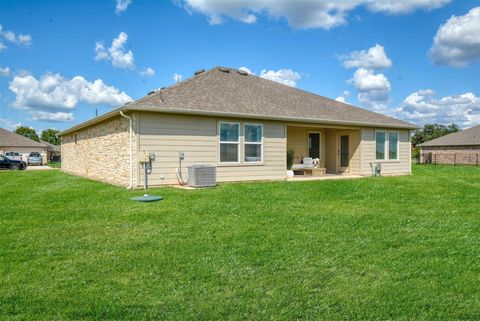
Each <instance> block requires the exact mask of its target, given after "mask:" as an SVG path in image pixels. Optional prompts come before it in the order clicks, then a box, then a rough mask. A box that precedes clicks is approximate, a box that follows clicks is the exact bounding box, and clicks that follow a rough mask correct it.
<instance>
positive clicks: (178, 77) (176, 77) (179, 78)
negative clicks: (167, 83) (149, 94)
mask: <svg viewBox="0 0 480 321" xmlns="http://www.w3.org/2000/svg"><path fill="white" fill-rule="evenodd" d="M172 78H173V81H175V82H176V83H177V82H181V81H182V79H183V75H181V74H177V73H174V74H173V77H172Z"/></svg>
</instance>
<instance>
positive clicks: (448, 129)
mask: <svg viewBox="0 0 480 321" xmlns="http://www.w3.org/2000/svg"><path fill="white" fill-rule="evenodd" d="M459 130H460V128H458V126H457V125H456V124H455V123H451V124H450V125H441V124H425V125H424V126H423V128H422V129H417V130H414V131H413V135H412V144H413V145H414V146H416V145H418V144H421V143H424V142H428V141H429V140H432V139H435V138H438V137H442V136H445V135H447V134H451V133H456V132H458V131H459Z"/></svg>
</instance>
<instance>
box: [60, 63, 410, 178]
mask: <svg viewBox="0 0 480 321" xmlns="http://www.w3.org/2000/svg"><path fill="white" fill-rule="evenodd" d="M415 128H416V126H415V125H412V124H410V123H406V122H403V121H400V120H397V119H394V118H391V117H387V116H384V115H381V114H378V113H374V112H370V111H367V110H364V109H361V108H357V107H353V106H351V105H348V104H344V103H341V102H338V101H335V100H332V99H328V98H325V97H322V96H318V95H316V94H312V93H309V92H306V91H303V90H300V89H296V88H293V87H289V86H286V85H283V84H279V83H276V82H273V81H270V80H267V79H263V78H260V77H257V76H254V75H251V74H248V73H246V72H244V71H241V70H236V69H232V68H224V67H216V68H213V69H211V70H208V71H204V70H200V71H198V72H196V73H195V75H194V76H193V77H192V78H189V79H187V80H185V81H182V82H180V83H178V84H175V85H173V86H171V87H168V88H162V89H160V90H156V91H152V92H150V93H149V94H148V95H147V96H145V97H143V98H141V99H139V100H137V101H134V102H131V103H129V104H126V105H124V106H122V107H120V108H117V109H114V110H112V111H110V112H108V113H106V114H104V115H101V116H98V117H96V118H93V119H91V120H88V121H86V122H84V123H81V124H79V125H76V126H74V127H72V128H70V129H67V130H64V131H63V132H61V133H60V136H61V137H62V149H61V152H62V170H63V171H65V172H68V173H72V174H76V175H81V176H85V177H88V178H91V179H95V180H100V181H104V182H109V183H112V184H117V185H122V186H133V187H138V186H142V184H143V175H144V171H143V167H142V164H140V161H142V160H143V159H145V154H146V153H154V154H155V160H154V161H153V162H152V171H151V174H150V175H149V176H148V179H149V183H150V185H165V184H178V178H177V173H176V169H177V168H179V155H180V153H181V152H183V155H184V161H183V164H182V168H183V170H182V175H186V171H185V168H186V167H188V166H191V165H194V164H210V165H214V166H216V167H217V178H218V181H220V182H226V181H247V180H282V179H285V178H286V151H287V150H288V149H294V150H295V154H296V159H295V162H296V163H299V162H301V160H302V159H303V158H304V157H312V158H319V160H320V161H319V162H320V166H321V167H323V168H326V171H327V173H334V174H339V175H348V174H351V175H352V174H353V175H365V176H368V175H371V174H372V169H373V168H374V166H375V165H376V164H377V163H381V164H382V174H384V175H403V174H410V173H411V161H410V131H411V130H413V129H415Z"/></svg>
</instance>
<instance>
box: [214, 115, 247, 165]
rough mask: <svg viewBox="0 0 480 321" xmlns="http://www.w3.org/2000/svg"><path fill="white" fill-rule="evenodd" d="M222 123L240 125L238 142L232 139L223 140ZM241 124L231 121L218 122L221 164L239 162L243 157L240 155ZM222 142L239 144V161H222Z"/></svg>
mask: <svg viewBox="0 0 480 321" xmlns="http://www.w3.org/2000/svg"><path fill="white" fill-rule="evenodd" d="M222 124H229V125H237V126H238V139H237V141H236V142H232V141H222ZM240 130H241V126H240V123H238V122H229V121H221V122H218V162H219V163H220V164H239V163H240V159H242V155H240V136H242V133H241V132H240ZM222 144H236V145H237V156H238V157H237V161H236V162H222V155H221V154H222V147H221V146H222Z"/></svg>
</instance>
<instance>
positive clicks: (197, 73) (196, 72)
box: [194, 69, 205, 76]
mask: <svg viewBox="0 0 480 321" xmlns="http://www.w3.org/2000/svg"><path fill="white" fill-rule="evenodd" d="M202 72H205V69H200V70H197V71H195V73H194V75H195V76H198V75H200V74H201V73H202Z"/></svg>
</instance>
